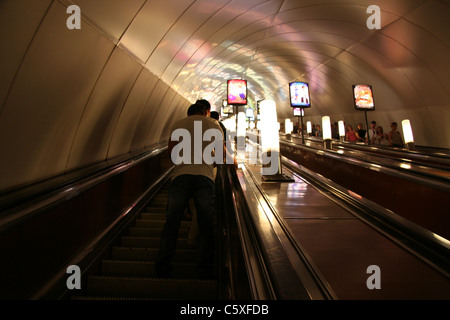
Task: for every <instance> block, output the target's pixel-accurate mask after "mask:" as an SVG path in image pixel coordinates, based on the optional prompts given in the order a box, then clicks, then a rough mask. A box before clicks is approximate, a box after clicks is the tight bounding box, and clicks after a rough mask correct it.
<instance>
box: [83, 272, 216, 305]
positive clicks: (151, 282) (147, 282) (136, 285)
mask: <svg viewBox="0 0 450 320" xmlns="http://www.w3.org/2000/svg"><path fill="white" fill-rule="evenodd" d="M87 295H88V296H117V297H121V296H122V297H123V296H125V297H133V298H148V299H164V300H165V299H177V300H178V299H186V300H191V299H201V300H211V299H215V298H216V296H217V281H215V280H193V279H159V278H134V277H108V276H93V277H89V279H88V289H87Z"/></svg>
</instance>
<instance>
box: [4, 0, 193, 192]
mask: <svg viewBox="0 0 450 320" xmlns="http://www.w3.org/2000/svg"><path fill="white" fill-rule="evenodd" d="M23 2H26V6H24V4H23ZM130 3H132V2H130ZM131 7H132V6H131ZM0 9H1V10H0V12H1V17H0V20H1V24H2V27H1V32H2V34H1V38H2V39H5V38H6V40H4V41H3V43H4V44H5V43H8V44H10V48H9V50H2V52H1V60H2V65H3V66H5V67H6V70H3V72H2V76H1V81H2V83H1V86H0V89H1V92H0V101H1V113H0V149H1V156H0V168H1V169H0V171H1V173H0V176H1V179H0V191H4V190H8V189H10V188H14V187H18V186H21V185H25V184H29V183H32V182H35V181H39V180H42V179H45V178H48V177H52V176H55V175H58V174H62V173H64V172H68V171H71V170H74V169H77V168H80V167H84V166H86V165H90V164H93V163H96V162H100V161H105V160H107V159H112V158H114V157H117V156H119V155H123V154H126V153H130V152H136V151H139V150H142V151H144V150H145V149H146V148H148V147H151V146H152V145H154V144H156V143H159V142H161V141H164V140H167V135H168V132H167V129H168V125H170V123H171V122H172V121H173V117H174V113H176V111H177V110H179V109H181V110H183V108H184V107H186V106H187V105H188V102H187V100H186V99H184V98H183V97H181V96H180V95H179V94H177V93H176V92H175V91H174V90H172V89H171V88H170V87H169V86H168V85H167V84H165V83H164V82H163V81H161V80H160V79H159V78H158V77H156V76H155V75H154V74H152V73H151V72H150V71H149V70H148V69H147V68H144V67H143V65H142V64H140V63H139V61H138V60H136V59H135V58H133V57H132V56H131V55H130V54H129V53H127V52H126V51H124V50H123V49H122V48H121V47H119V46H116V43H114V41H113V38H112V37H111V35H110V34H107V33H105V32H104V31H102V30H100V29H98V28H95V27H94V26H93V25H91V24H88V23H83V28H82V29H81V30H77V31H75V32H74V31H73V30H72V31H71V30H69V29H68V28H67V27H66V19H67V17H68V15H67V13H66V9H67V6H65V5H64V4H62V3H61V2H59V1H3V2H2V3H1V8H0ZM132 9H133V8H130V10H131V12H133V11H134V10H132ZM11 26H14V27H11ZM126 27H127V25H126V24H123V29H122V30H114V31H115V32H117V34H116V35H115V36H120V35H121V34H122V33H123V32H124V31H125V28H126ZM5 62H7V63H5Z"/></svg>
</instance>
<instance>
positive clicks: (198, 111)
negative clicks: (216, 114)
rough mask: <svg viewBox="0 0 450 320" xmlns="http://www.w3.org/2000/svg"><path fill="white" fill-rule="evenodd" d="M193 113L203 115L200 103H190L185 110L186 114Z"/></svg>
mask: <svg viewBox="0 0 450 320" xmlns="http://www.w3.org/2000/svg"><path fill="white" fill-rule="evenodd" d="M195 114H201V115H205V108H204V107H203V106H202V105H201V104H197V103H194V104H192V105H191V106H190V107H189V109H188V111H187V115H188V116H192V115H195Z"/></svg>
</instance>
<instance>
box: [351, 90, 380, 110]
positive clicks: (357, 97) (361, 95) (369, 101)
mask: <svg viewBox="0 0 450 320" xmlns="http://www.w3.org/2000/svg"><path fill="white" fill-rule="evenodd" d="M352 87H353V98H354V102H355V109H356V110H374V109H375V103H374V101H373V91H372V86H370V85H366V84H354V85H352Z"/></svg>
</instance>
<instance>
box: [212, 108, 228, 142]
mask: <svg viewBox="0 0 450 320" xmlns="http://www.w3.org/2000/svg"><path fill="white" fill-rule="evenodd" d="M210 117H211V118H213V119H215V120H217V122H218V123H219V125H220V127H221V128H222V131H223V140H224V141H226V140H227V129H226V128H225V126H224V125H223V123H222V122H221V121H219V113H218V112H217V111H211V114H210Z"/></svg>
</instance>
